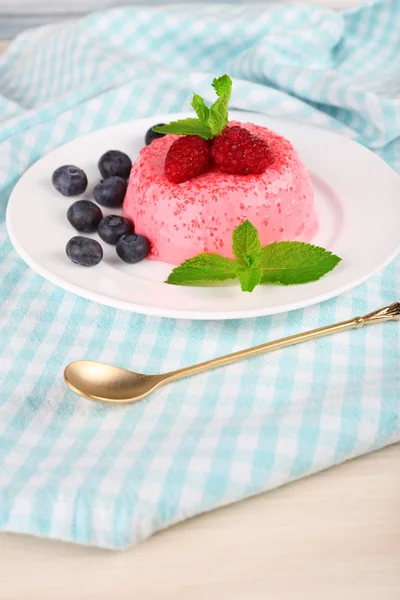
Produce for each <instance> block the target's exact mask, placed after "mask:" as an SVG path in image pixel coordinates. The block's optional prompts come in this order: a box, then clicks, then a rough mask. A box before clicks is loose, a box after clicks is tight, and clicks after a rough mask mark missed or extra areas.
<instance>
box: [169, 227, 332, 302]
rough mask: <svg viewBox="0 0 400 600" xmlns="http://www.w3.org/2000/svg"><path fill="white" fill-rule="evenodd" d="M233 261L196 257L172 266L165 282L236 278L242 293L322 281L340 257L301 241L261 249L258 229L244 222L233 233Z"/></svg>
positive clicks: (276, 243)
mask: <svg viewBox="0 0 400 600" xmlns="http://www.w3.org/2000/svg"><path fill="white" fill-rule="evenodd" d="M232 250H233V254H234V256H235V259H236V260H231V259H230V258H225V257H223V256H220V255H219V254H207V253H202V254H198V255H197V256H195V257H194V258H189V259H188V260H186V261H185V262H183V263H182V264H181V265H179V266H178V267H175V269H173V271H172V272H171V274H170V276H169V277H168V279H167V283H170V284H174V285H202V284H203V285H204V284H207V283H211V282H216V281H225V280H229V279H238V280H239V282H240V287H241V289H242V291H243V292H252V291H253V290H254V288H255V287H256V286H257V285H260V284H268V283H269V284H281V285H296V284H301V283H309V282H311V281H317V280H318V279H321V277H323V276H324V275H326V273H329V271H332V269H334V268H335V267H336V265H337V264H338V263H339V262H340V261H341V258H339V257H338V256H336V255H335V254H332V253H331V252H329V251H328V250H325V249H324V248H321V247H319V246H313V245H312V244H305V243H303V242H275V243H273V244H269V245H267V246H264V248H261V244H260V240H259V237H258V232H257V229H256V228H255V227H254V225H252V224H251V223H250V221H248V220H246V221H244V223H242V224H241V225H239V226H238V227H236V229H235V230H234V232H233V234H232Z"/></svg>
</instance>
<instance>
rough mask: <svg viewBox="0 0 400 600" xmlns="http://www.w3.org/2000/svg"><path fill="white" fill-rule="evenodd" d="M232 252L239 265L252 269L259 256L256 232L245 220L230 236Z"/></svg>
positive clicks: (259, 249)
mask: <svg viewBox="0 0 400 600" xmlns="http://www.w3.org/2000/svg"><path fill="white" fill-rule="evenodd" d="M232 251H233V254H234V255H235V258H236V260H237V261H238V263H239V265H241V266H245V267H252V266H253V265H255V264H256V263H257V261H258V259H259V258H260V256H261V244H260V240H259V237H258V231H257V229H256V228H255V227H254V225H252V224H251V223H250V221H249V220H247V219H246V221H244V222H243V223H242V224H241V225H239V226H238V227H236V229H235V230H234V232H233V234H232Z"/></svg>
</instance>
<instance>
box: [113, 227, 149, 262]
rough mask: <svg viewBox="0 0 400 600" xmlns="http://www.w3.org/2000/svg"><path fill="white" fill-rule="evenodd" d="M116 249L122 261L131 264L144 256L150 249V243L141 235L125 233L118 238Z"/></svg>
mask: <svg viewBox="0 0 400 600" xmlns="http://www.w3.org/2000/svg"><path fill="white" fill-rule="evenodd" d="M116 250H117V254H118V256H119V257H120V258H122V260H123V261H125V262H127V263H131V264H133V263H137V262H140V261H141V260H143V259H144V258H146V256H147V255H148V253H149V251H150V244H149V240H148V239H147V238H145V237H144V236H143V235H137V234H136V233H127V234H125V235H123V236H122V237H120V238H119V240H118V242H117V247H116Z"/></svg>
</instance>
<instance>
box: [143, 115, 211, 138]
mask: <svg viewBox="0 0 400 600" xmlns="http://www.w3.org/2000/svg"><path fill="white" fill-rule="evenodd" d="M153 131H155V132H157V133H176V134H179V135H198V136H200V137H201V138H203V139H205V140H209V139H211V138H212V137H213V134H212V133H211V130H210V128H209V127H208V125H205V124H204V123H202V122H201V121H200V119H180V120H179V121H172V123H168V125H156V126H155V127H153Z"/></svg>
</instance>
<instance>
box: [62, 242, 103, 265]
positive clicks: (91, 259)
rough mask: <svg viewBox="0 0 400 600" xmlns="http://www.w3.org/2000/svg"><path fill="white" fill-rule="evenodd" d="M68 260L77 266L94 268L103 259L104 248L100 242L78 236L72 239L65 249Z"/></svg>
mask: <svg viewBox="0 0 400 600" xmlns="http://www.w3.org/2000/svg"><path fill="white" fill-rule="evenodd" d="M65 251H66V253H67V256H68V258H69V259H70V260H71V261H72V262H73V263H75V264H76V265H82V266H83V267H94V266H95V265H98V264H99V262H101V259H102V258H103V248H102V247H101V246H100V244H99V242H96V240H92V239H91V238H86V237H83V236H82V235H76V236H75V237H73V238H71V239H70V240H69V242H68V244H67V246H66V248H65Z"/></svg>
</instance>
